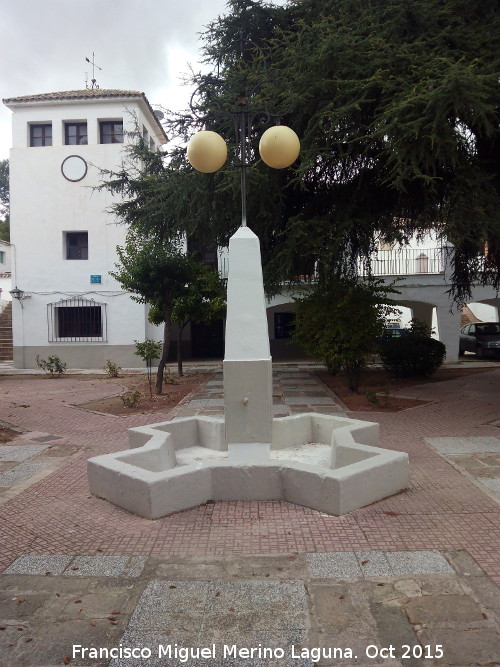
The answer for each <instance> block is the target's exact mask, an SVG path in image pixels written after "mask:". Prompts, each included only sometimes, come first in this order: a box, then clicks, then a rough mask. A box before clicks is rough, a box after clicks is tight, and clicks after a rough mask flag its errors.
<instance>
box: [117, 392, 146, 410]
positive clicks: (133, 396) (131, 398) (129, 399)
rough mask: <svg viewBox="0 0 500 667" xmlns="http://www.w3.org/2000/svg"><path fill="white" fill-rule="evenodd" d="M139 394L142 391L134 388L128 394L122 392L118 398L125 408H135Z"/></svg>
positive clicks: (139, 398)
mask: <svg viewBox="0 0 500 667" xmlns="http://www.w3.org/2000/svg"><path fill="white" fill-rule="evenodd" d="M141 396H142V393H141V392H140V391H139V390H138V389H136V390H135V391H131V392H129V393H128V394H124V395H123V396H121V397H120V398H121V399H122V403H123V405H124V406H125V407H126V408H136V407H137V406H138V405H139V401H140V400H141Z"/></svg>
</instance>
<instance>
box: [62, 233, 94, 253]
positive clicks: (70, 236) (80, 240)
mask: <svg viewBox="0 0 500 667" xmlns="http://www.w3.org/2000/svg"><path fill="white" fill-rule="evenodd" d="M64 236H65V243H64V245H65V257H66V259H88V258H89V233H88V232H64Z"/></svg>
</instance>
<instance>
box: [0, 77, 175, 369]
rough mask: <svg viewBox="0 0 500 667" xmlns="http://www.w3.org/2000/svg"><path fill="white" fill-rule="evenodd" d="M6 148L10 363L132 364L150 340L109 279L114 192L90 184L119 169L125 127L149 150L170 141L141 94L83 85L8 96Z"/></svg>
mask: <svg viewBox="0 0 500 667" xmlns="http://www.w3.org/2000/svg"><path fill="white" fill-rule="evenodd" d="M4 104H5V105H6V106H7V107H8V108H9V109H11V110H12V112H13V116H12V121H13V122H12V127H13V139H12V149H11V153H10V202H11V203H10V218H11V247H12V249H13V253H12V273H13V276H12V284H13V285H14V286H15V287H17V288H18V289H19V290H22V292H23V295H22V298H21V299H13V338H14V365H15V366H16V367H19V368H33V367H36V355H37V354H39V355H40V356H42V357H46V356H47V355H49V354H55V355H58V356H60V357H61V359H63V360H64V361H65V362H66V363H67V364H68V367H80V368H98V367H102V366H103V365H104V364H105V362H106V359H112V360H113V361H114V362H115V363H118V364H119V365H121V366H124V367H130V366H137V365H139V364H138V358H137V356H135V355H134V354H133V352H134V349H135V346H134V343H133V341H134V339H135V340H144V339H145V337H146V327H147V324H146V322H147V320H146V317H145V306H144V305H141V304H138V303H136V302H134V301H132V299H131V298H130V295H129V294H126V293H124V292H123V290H122V289H121V287H120V285H119V284H118V283H117V282H116V281H115V280H114V279H113V278H111V276H110V275H109V271H110V270H111V269H113V267H114V264H115V261H116V246H117V245H119V244H122V243H123V241H124V239H125V232H126V229H125V227H124V226H121V225H119V224H116V220H115V219H114V217H113V216H112V215H111V214H110V213H108V212H107V209H108V207H109V206H110V205H111V203H112V197H111V195H110V194H109V193H107V192H105V191H96V190H94V188H95V186H97V185H98V184H99V182H100V170H101V169H113V168H116V167H118V166H119V165H120V163H121V159H122V149H123V146H124V144H126V142H127V141H129V139H128V137H127V132H132V131H133V130H134V129H135V124H136V123H138V129H139V131H140V132H142V134H143V137H144V138H145V139H146V140H147V141H148V142H149V145H150V148H151V150H156V149H157V147H158V146H160V145H162V144H164V143H165V142H166V141H167V137H166V135H165V133H164V131H163V129H162V127H161V125H160V123H159V121H158V120H157V118H156V117H155V115H154V113H153V110H152V108H151V106H150V105H149V103H148V100H147V99H146V97H145V95H144V94H143V93H140V92H135V91H122V90H99V89H87V90H77V91H70V92H60V93H48V94H41V95H30V96H24V97H13V98H9V99H5V100H4Z"/></svg>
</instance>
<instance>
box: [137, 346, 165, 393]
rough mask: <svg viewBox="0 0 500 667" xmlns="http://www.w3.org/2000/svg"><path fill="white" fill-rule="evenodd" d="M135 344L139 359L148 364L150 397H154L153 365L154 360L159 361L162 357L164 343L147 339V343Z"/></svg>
mask: <svg viewBox="0 0 500 667" xmlns="http://www.w3.org/2000/svg"><path fill="white" fill-rule="evenodd" d="M134 343H135V352H134V354H136V355H137V356H138V357H140V358H141V359H142V360H143V361H145V362H146V368H147V369H148V383H149V395H150V396H151V397H153V388H152V384H151V377H152V371H151V365H152V362H153V359H159V358H160V357H161V348H162V343H161V342H160V341H156V340H151V338H146V340H145V341H143V342H140V341H138V340H134Z"/></svg>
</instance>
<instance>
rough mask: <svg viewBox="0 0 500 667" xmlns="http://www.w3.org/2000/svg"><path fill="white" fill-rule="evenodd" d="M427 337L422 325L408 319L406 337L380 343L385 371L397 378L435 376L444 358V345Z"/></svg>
mask: <svg viewBox="0 0 500 667" xmlns="http://www.w3.org/2000/svg"><path fill="white" fill-rule="evenodd" d="M430 334H431V331H430V328H429V327H427V325H426V324H425V323H423V322H419V321H418V320H412V321H411V327H410V333H409V334H407V335H406V336H400V337H398V338H391V339H388V340H386V341H384V342H383V343H382V345H381V348H380V349H381V353H380V356H381V359H382V363H383V365H384V368H385V370H386V371H387V372H388V373H389V374H390V375H393V376H394V377H400V378H405V377H420V376H422V377H426V376H429V375H432V374H433V373H435V372H436V371H437V370H438V368H439V367H440V366H441V365H442V363H443V361H444V359H445V357H446V346H445V345H444V344H443V343H441V342H440V341H438V340H436V339H434V338H431V337H430Z"/></svg>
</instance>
